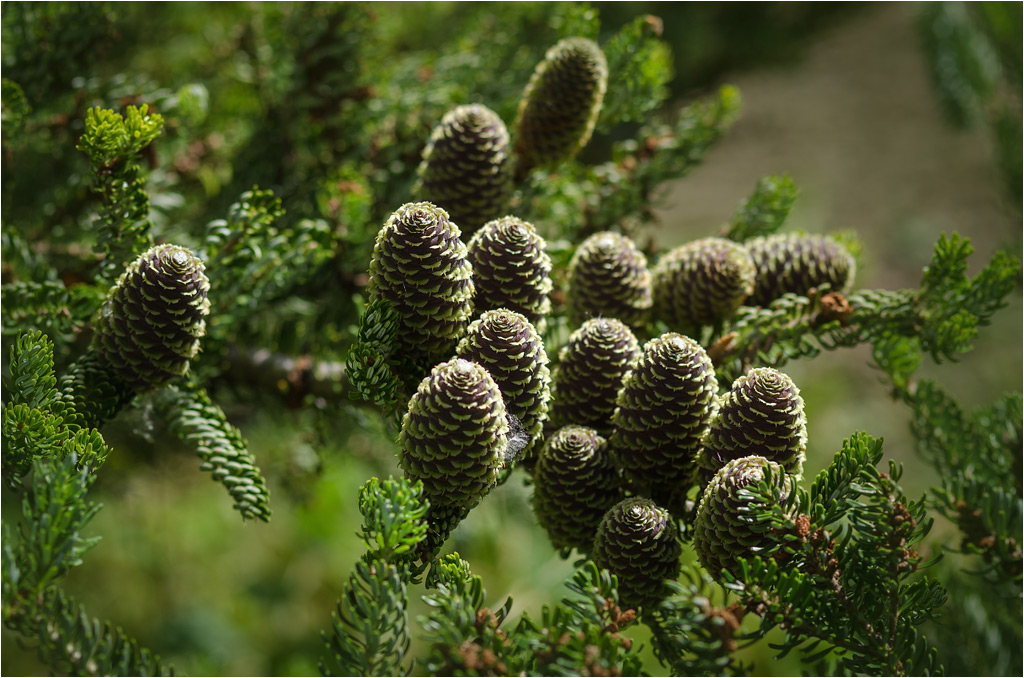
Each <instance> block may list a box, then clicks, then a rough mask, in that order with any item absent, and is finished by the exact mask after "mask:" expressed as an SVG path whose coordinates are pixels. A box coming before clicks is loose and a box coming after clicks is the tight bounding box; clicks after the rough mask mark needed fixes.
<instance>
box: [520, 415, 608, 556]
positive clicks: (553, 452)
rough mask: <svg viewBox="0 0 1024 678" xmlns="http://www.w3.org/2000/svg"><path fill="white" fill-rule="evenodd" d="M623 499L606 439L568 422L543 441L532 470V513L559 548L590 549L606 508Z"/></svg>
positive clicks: (587, 550)
mask: <svg viewBox="0 0 1024 678" xmlns="http://www.w3.org/2000/svg"><path fill="white" fill-rule="evenodd" d="M621 499H622V487H621V486H620V483H619V473H618V470H617V469H616V468H615V464H614V463H613V462H612V458H611V454H610V453H609V451H608V444H607V441H606V440H605V439H604V438H602V437H601V436H600V435H598V433H597V431H595V430H594V429H592V428H586V427H583V426H566V427H565V428H561V429H559V430H558V431H556V432H555V433H554V434H553V435H552V436H551V437H550V438H548V439H547V441H546V442H545V443H544V447H543V448H542V449H541V451H540V455H539V457H538V459H537V468H536V470H535V471H534V487H533V512H534V514H536V516H537V521H538V522H539V523H540V524H541V526H542V527H543V528H544V529H545V530H547V533H548V536H549V537H550V538H551V543H552V544H554V545H555V547H556V548H559V549H565V550H566V551H568V550H569V549H572V548H575V549H577V550H578V551H579V552H580V553H584V554H585V553H588V552H589V551H590V549H591V547H592V546H593V544H594V533H595V531H596V530H597V526H598V524H599V523H600V522H601V518H602V516H604V514H605V512H606V511H607V510H608V509H610V508H611V507H612V506H614V505H615V504H616V503H618V502H619V501H620V500H621Z"/></svg>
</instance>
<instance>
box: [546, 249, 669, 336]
mask: <svg viewBox="0 0 1024 678" xmlns="http://www.w3.org/2000/svg"><path fill="white" fill-rule="evenodd" d="M651 303H652V296H651V274H650V272H649V271H648V270H647V257H645V256H644V255H643V252H641V251H640V250H638V249H637V247H636V245H635V244H634V243H633V241H632V240H630V239H629V238H627V237H625V236H623V235H619V234H618V233H612V232H604V233H595V234H594V235H592V236H590V237H589V238H587V239H586V240H584V241H583V242H582V243H581V244H580V246H579V247H578V248H577V249H576V253H575V254H574V255H573V257H572V261H570V262H569V289H568V294H567V301H566V305H567V308H566V311H567V313H568V316H569V322H571V323H572V324H573V325H579V324H580V323H582V322H584V321H585V320H587V319H588V318H591V317H602V316H603V317H607V318H618V319H619V320H621V321H622V322H624V323H626V324H627V325H629V326H630V327H632V328H633V329H635V330H636V329H640V328H642V327H643V326H644V325H646V323H647V318H648V314H649V312H650V310H651Z"/></svg>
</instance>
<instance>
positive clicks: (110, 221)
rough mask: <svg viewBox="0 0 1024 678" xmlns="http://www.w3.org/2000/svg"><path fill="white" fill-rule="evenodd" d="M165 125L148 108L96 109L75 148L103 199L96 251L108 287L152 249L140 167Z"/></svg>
mask: <svg viewBox="0 0 1024 678" xmlns="http://www.w3.org/2000/svg"><path fill="white" fill-rule="evenodd" d="M163 124H164V120H163V118H162V117H161V116H160V115H159V114H157V113H152V114H151V113H149V108H148V106H146V105H145V104H143V105H142V106H141V107H136V106H128V107H127V109H125V114H124V116H123V117H122V116H121V115H120V114H118V113H117V112H115V111H112V110H108V109H101V108H91V109H89V111H88V112H87V114H86V118H85V133H84V134H83V135H82V137H81V139H79V142H78V145H77V146H76V148H77V149H78V150H80V151H82V152H83V153H85V154H86V155H87V156H88V157H89V164H90V166H91V169H92V174H93V189H92V190H93V192H94V193H96V194H98V195H99V196H100V199H101V202H102V204H101V207H100V213H99V216H98V217H97V219H96V231H97V234H98V235H97V241H96V245H95V247H94V249H95V250H96V252H97V253H99V254H101V255H102V256H103V261H102V262H101V264H100V268H99V271H98V272H97V275H96V282H97V283H99V284H101V285H109V284H111V283H112V282H113V281H114V279H115V278H116V277H117V276H118V275H119V274H120V272H121V271H122V270H123V269H124V267H125V266H126V265H127V264H128V263H129V262H130V261H132V260H134V259H135V258H136V257H137V256H138V255H139V254H141V253H142V252H143V251H145V250H146V249H148V248H149V247H151V246H152V244H153V237H152V235H151V234H150V229H151V227H152V224H151V222H150V221H149V218H148V215H149V196H148V194H147V193H146V190H145V185H146V180H145V178H144V177H143V176H142V168H141V166H140V165H139V163H138V162H137V159H138V157H139V154H140V153H141V152H142V150H143V149H144V148H146V147H147V146H149V145H150V144H151V143H152V142H153V140H154V139H156V137H158V136H159V135H160V133H161V130H162V129H163Z"/></svg>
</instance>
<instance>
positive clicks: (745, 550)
mask: <svg viewBox="0 0 1024 678" xmlns="http://www.w3.org/2000/svg"><path fill="white" fill-rule="evenodd" d="M766 478H770V479H771V482H772V483H773V485H774V487H775V488H776V490H777V494H776V497H777V499H778V501H780V502H781V501H782V500H784V499H785V498H786V497H787V496H788V495H789V493H790V492H791V491H792V489H793V479H792V477H790V476H788V475H786V473H785V471H784V469H783V468H782V467H781V466H779V465H778V464H776V463H775V462H773V461H768V460H767V459H765V458H764V457H758V456H750V457H741V458H739V459H734V460H732V461H730V462H729V463H727V464H726V465H725V466H723V467H722V468H721V469H719V471H718V473H716V474H715V475H714V477H713V478H712V479H711V482H710V483H709V484H708V486H707V487H706V488H704V493H703V494H702V495H701V499H700V505H699V506H698V508H697V518H696V520H695V522H694V533H693V548H694V550H695V551H696V552H697V557H698V558H699V559H700V563H701V565H703V566H704V568H705V569H706V570H707V571H708V573H710V574H711V575H712V576H713V577H715V578H716V579H718V578H720V577H721V574H722V571H723V569H728V568H729V566H730V565H731V563H732V562H733V561H734V560H735V558H736V557H737V556H740V557H743V558H753V557H754V556H757V555H759V554H762V553H764V552H765V551H767V550H769V549H771V548H772V547H773V546H775V544H776V542H775V541H774V540H773V539H772V538H771V536H769V535H768V534H766V532H765V530H764V528H763V527H762V526H759V525H758V524H757V523H756V522H755V521H754V517H753V512H754V511H756V510H758V509H759V508H764V509H766V508H770V507H768V506H759V505H758V504H759V502H758V503H755V502H752V501H750V500H749V499H745V498H743V497H741V496H740V494H739V491H740V490H741V489H743V488H744V487H749V486H751V485H755V484H757V483H759V482H761V481H762V480H764V479H766Z"/></svg>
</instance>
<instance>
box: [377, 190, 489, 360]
mask: <svg viewBox="0 0 1024 678" xmlns="http://www.w3.org/2000/svg"><path fill="white" fill-rule="evenodd" d="M459 235H460V231H459V227H458V226H456V225H455V224H453V223H452V222H451V221H449V220H448V213H447V212H446V211H444V210H443V209H441V208H439V207H437V206H435V205H433V204H431V203H429V202H417V203H407V204H405V205H402V206H401V207H399V208H398V210H396V211H395V212H394V213H393V214H392V215H391V216H390V217H388V220H387V222H386V223H385V224H384V227H383V228H381V230H380V232H379V233H378V234H377V240H376V242H375V244H374V246H373V258H372V259H371V260H370V285H369V293H370V302H373V301H376V300H377V299H384V300H386V301H387V302H388V303H390V304H391V307H392V308H393V309H394V310H395V312H396V313H397V315H398V322H399V332H398V338H397V342H398V346H397V348H398V350H399V351H400V352H401V353H404V354H405V355H407V356H409V357H411V358H413V359H418V358H424V359H428V360H444V359H445V358H447V357H448V356H450V355H451V353H452V351H453V350H454V349H455V345H456V344H457V343H458V341H459V339H461V338H462V335H463V334H465V331H466V327H467V326H468V325H469V321H470V319H471V314H472V300H473V279H472V267H471V266H470V264H469V260H468V259H467V258H466V246H465V244H463V242H462V240H460V239H459Z"/></svg>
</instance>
